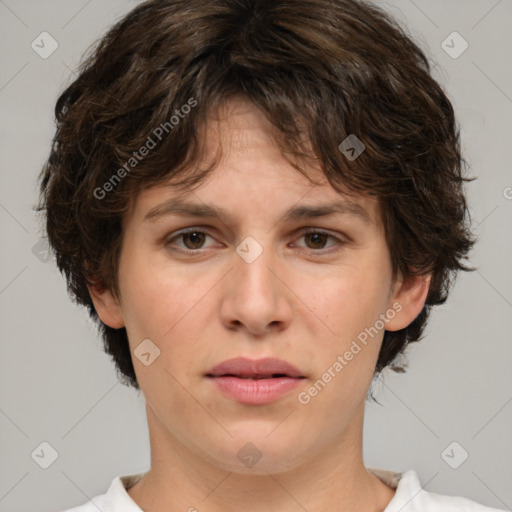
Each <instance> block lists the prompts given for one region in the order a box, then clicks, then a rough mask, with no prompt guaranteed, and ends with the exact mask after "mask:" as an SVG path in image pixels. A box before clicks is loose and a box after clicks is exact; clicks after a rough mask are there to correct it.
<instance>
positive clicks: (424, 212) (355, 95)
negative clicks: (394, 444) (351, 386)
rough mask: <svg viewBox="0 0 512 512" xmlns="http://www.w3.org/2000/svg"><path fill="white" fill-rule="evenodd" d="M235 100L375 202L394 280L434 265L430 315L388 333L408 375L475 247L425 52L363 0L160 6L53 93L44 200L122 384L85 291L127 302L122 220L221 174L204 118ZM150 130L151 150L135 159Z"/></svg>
mask: <svg viewBox="0 0 512 512" xmlns="http://www.w3.org/2000/svg"><path fill="white" fill-rule="evenodd" d="M235 94H237V95H239V94H242V95H244V96H245V97H246V98H248V99H249V100H250V101H252V102H253V103H254V104H255V105H256V106H257V107H258V108H259V109H261V111H262V112H263V113H264V114H265V116H266V117H267V118H268V119H269V121H270V122H271V125H272V127H273V133H272V136H273V137H274V140H275V141H276V143H277V144H279V147H280V148H281V149H282V151H283V154H284V155H287V158H288V157H289V160H290V162H291V163H292V165H294V167H295V168H296V169H297V171H298V172H301V173H302V174H303V175H304V176H306V177H309V176H308V173H307V169H308V166H307V165H304V164H307V163H308V162H310V163H311V162H314V163H317V164H319V165H320V166H321V169H322V171H323V173H324V174H325V176H326V178H327V179H328V181H329V183H331V185H332V186H333V187H335V188H336V189H337V190H339V191H343V192H345V193H347V192H348V193H354V194H369V195H371V196H374V197H376V198H377V199H378V202H379V206H380V211H381V215H382V221H383V224H384V228H385V233H386V240H387V243H388V247H389V251H390V254H391V261H392V265H393V272H394V275H395V276H396V275H397V272H398V271H400V272H402V273H403V274H404V275H405V276H410V275H424V274H427V273H431V275H432V279H431V284H430V288H429V292H428V297H427V299H426V303H425V306H424V307H423V309H422V311H421V313H420V314H419V315H418V316H417V318H416V319H415V320H414V321H413V322H412V323H411V324H410V325H409V326H408V327H407V328H405V329H403V330H400V331H396V332H390V331H386V332H385V334H384V340H383V344H382V348H381V351H380V354H379V358H378V362H377V366H376V369H375V374H378V373H379V372H381V371H382V369H384V368H385V367H387V366H390V367H391V368H393V369H394V370H395V371H404V366H403V365H401V364H400V363H399V362H398V361H399V358H398V356H400V354H402V353H403V350H404V348H405V347H406V346H407V345H408V344H409V343H411V342H414V341H417V340H419V339H420V338H421V336H422V333H423V330H424V327H425V325H426V322H427V319H428V316H429V313H430V309H431V307H432V306H434V305H436V304H441V303H443V302H444V301H445V300H446V298H447V296H448V292H449V289H450V287H451V284H452V282H453V278H454V277H455V274H456V273H457V271H459V270H471V269H470V268H469V267H468V266H467V265H465V264H464V263H463V260H464V259H467V255H468V253H469V251H470V249H471V247H472V245H473V243H474V239H473V237H472V234H471V232H470V230H469V212H468V208H467V204H466V199H465V197H464V192H463V185H464V182H465V181H467V180H468V178H465V177H464V171H465V169H464V167H465V165H466V162H465V160H464V159H463V157H462V155H461V151H460V139H459V131H458V127H457V123H456V120H455V117H454V110H453V107H452V105H451V103H450V101H449V99H448V98H447V96H446V94H445V92H444V91H443V89H442V87H441V86H440V85H439V84H438V83H437V82H436V80H435V79H434V78H433V77H432V76H431V65H430V63H429V61H428V58H427V57H426V55H425V54H424V52H423V51H422V50H421V49H420V48H419V47H418V46H417V44H416V43H414V42H413V41H412V39H411V38H410V37H409V36H408V35H407V33H406V31H405V30H404V29H403V28H402V27H401V26H400V25H399V23H398V22H397V21H396V20H394V19H393V18H392V17H391V16H390V15H389V14H387V13H385V12H384V11H382V10H381V9H380V8H378V7H376V6H375V5H373V4H370V3H367V2H363V1H355V0H151V1H147V2H144V3H141V4H140V5H138V6H137V7H136V8H134V9H133V10H132V11H131V12H129V13H128V14H127V15H126V16H125V17H124V18H123V19H121V20H120V21H119V22H118V23H116V24H115V25H114V26H113V27H112V28H111V29H110V30H109V31H108V33H107V34H106V35H105V36H104V37H103V38H102V39H101V40H100V41H99V43H98V44H97V45H95V46H94V47H93V48H92V49H91V51H90V52H89V54H88V55H87V56H86V57H85V58H84V60H83V61H82V64H81V65H80V68H79V70H78V76H77V78H76V79H75V80H74V81H73V82H72V83H71V84H70V85H69V86H68V87H67V88H66V89H65V90H64V92H62V94H61V95H60V97H59V98H58V100H57V103H56V107H55V115H56V125H57V126H56V134H55V137H54V140H53V144H52V148H51V152H50V155H49V158H48V160H47V162H46V163H45V166H44V168H43V170H42V172H41V175H40V190H41V196H40V202H39V205H38V206H37V209H38V211H44V212H45V219H46V231H47V236H48V241H49V245H50V247H51V248H52V251H53V253H54V254H55V256H56V261H57V265H58V268H59V269H60V271H61V272H62V273H63V274H64V275H65V277H66V280H67V286H68V290H69V293H70V295H71V296H72V298H73V299H74V300H75V301H76V302H77V303H79V304H81V305H84V306H86V307H87V308H88V310H89V314H90V315H91V317H92V318H93V319H94V320H95V321H96V323H97V325H98V327H99V329H100V332H101V335H102V338H103V340H104V347H105V351H106V352H107V353H108V354H110V355H111V356H112V358H113V359H114V361H115V364H116V366H117V369H118V374H119V377H120V379H121V381H122V382H123V383H124V384H127V385H132V386H134V387H135V388H137V389H138V383H137V380H136V376H135V372H134V367H133V364H132V359H131V356H130V350H129V345H128V339H127V334H126V330H125V328H121V329H113V328H111V327H109V326H107V325H105V324H104V323H103V322H101V320H100V319H99V317H98V315H97V312H96V311H95V309H94V305H93V303H92V301H91V297H90V295H89V291H88V288H87V285H88V284H90V285H95V286H98V287H100V288H103V289H105V288H108V289H110V290H111V291H112V292H114V293H115V294H116V296H119V289H118V281H117V277H118V273H117V268H118V260H119V254H120V248H121V241H122V234H123V233H122V220H123V216H124V215H125V214H126V213H127V212H128V211H129V208H130V207H131V205H132V204H133V201H134V200H135V199H136V197H137V194H138V193H139V192H140V191H141V190H143V189H145V188H147V187H150V186H153V185H158V184H162V183H164V182H172V183H173V184H175V186H176V187H177V188H178V189H179V190H191V189H192V187H194V186H197V185H198V184H199V183H200V182H201V181H202V180H203V179H204V178H205V177H206V176H207V175H208V173H209V172H210V171H211V170H212V169H213V168H215V165H216V163H215V162H213V163H212V165H211V166H209V167H208V168H206V169H204V168H203V169H201V168H199V167H198V166H196V165H195V164H196V163H197V162H199V161H200V158H201V155H202V151H203V143H204V141H203V139H202V138H201V137H200V136H199V134H200V127H201V126H204V123H205V121H206V120H207V118H208V116H209V115H210V114H211V113H212V111H213V110H214V109H216V108H217V107H219V106H220V105H221V104H222V103H224V102H225V101H226V100H228V99H229V98H230V97H231V96H232V95H235ZM191 100H192V102H196V103H195V106H194V107H193V108H189V109H188V110H187V109H185V108H184V107H183V106H184V105H187V104H188V105H191ZM180 113H181V115H180ZM185 113H186V115H184V114H185ZM178 115H179V118H180V119H179V122H178V123H174V122H172V123H170V121H169V120H170V119H171V117H172V116H174V117H175V118H176V119H177V116H178ZM165 123H167V125H166V124H165ZM171 125H173V126H172V128H171ZM162 126H165V127H167V131H165V132H164V133H165V136H163V137H161V139H158V140H156V139H157V138H156V137H155V135H154V134H155V129H156V128H157V127H162ZM349 134H355V135H356V136H357V137H358V138H359V139H360V140H361V141H362V142H363V143H364V145H365V147H366V149H365V151H364V152H363V153H362V154H361V155H360V156H359V157H358V158H357V159H356V160H353V161H351V160H349V159H347V158H346V156H345V155H344V154H342V152H341V151H340V150H339V149H338V146H339V144H340V143H341V142H342V141H343V140H344V139H345V138H346V137H347V136H348V135H349ZM148 137H151V138H152V140H153V142H155V143H156V144H155V147H154V148H152V149H151V150H150V151H149V152H148V153H147V155H146V156H144V158H141V159H140V160H139V159H136V160H133V158H134V152H137V151H138V150H139V148H141V147H142V146H144V145H146V146H147V145H148V144H149V143H148ZM127 162H131V164H129V165H128V166H127V165H126V164H127ZM123 166H124V167H123ZM121 169H124V170H125V172H123V171H122V170H121ZM114 175H117V178H115V177H114ZM114 178H115V181H114ZM118 178H119V179H118ZM108 183H110V185H108Z"/></svg>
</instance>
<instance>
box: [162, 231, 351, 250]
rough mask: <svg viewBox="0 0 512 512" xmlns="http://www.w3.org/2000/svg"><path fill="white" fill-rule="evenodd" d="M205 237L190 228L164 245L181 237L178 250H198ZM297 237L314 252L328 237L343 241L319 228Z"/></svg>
mask: <svg viewBox="0 0 512 512" xmlns="http://www.w3.org/2000/svg"><path fill="white" fill-rule="evenodd" d="M205 237H210V238H213V237H211V236H210V235H208V233H206V232H205V231H202V230H200V229H190V230H188V231H182V232H181V233H178V234H176V235H175V236H173V237H172V238H170V239H168V241H167V242H166V245H167V246H170V245H173V242H174V241H175V240H179V239H181V240H182V241H183V245H184V247H183V246H182V247H178V250H182V251H185V252H198V249H202V248H204V247H202V246H203V244H204V242H205ZM299 238H304V239H305V240H309V241H310V246H308V247H306V248H307V249H310V250H312V251H314V252H318V251H320V250H322V249H324V248H325V244H326V242H327V240H328V239H329V238H331V239H333V240H335V241H337V244H336V243H335V244H334V245H342V244H343V243H344V242H343V241H341V240H340V239H338V238H336V237H335V236H333V235H331V234H330V233H327V232H325V231H319V230H309V231H304V232H302V233H301V234H300V237H299Z"/></svg>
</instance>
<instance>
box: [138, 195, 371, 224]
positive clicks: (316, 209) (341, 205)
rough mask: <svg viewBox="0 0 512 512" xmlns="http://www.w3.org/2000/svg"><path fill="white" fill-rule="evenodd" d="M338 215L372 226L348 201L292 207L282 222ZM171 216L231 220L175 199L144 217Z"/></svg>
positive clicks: (208, 208) (217, 210)
mask: <svg viewBox="0 0 512 512" xmlns="http://www.w3.org/2000/svg"><path fill="white" fill-rule="evenodd" d="M336 214H338V215H351V216H353V217H356V218H358V219H359V220H361V221H363V222H364V223H365V224H371V222H372V221H371V218H370V215H369V214H368V212H367V211H366V209H365V208H364V207H363V206H362V205H360V204H359V203H356V202H354V201H351V200H348V199H345V200H343V201H341V202H337V203H327V204H321V205H300V206H292V207H290V208H289V209H288V210H286V211H285V212H284V213H283V214H282V216H281V220H283V221H285V222H286V221H297V220H304V219H314V218H319V217H328V216H331V215H336ZM170 215H176V216H180V217H200V218H212V219H221V220H223V221H226V220H228V219H229V218H230V215H229V213H228V211H227V210H226V209H224V208H222V207H221V206H211V205H208V204H204V203H194V202H189V201H186V200H183V199H180V198H175V197H173V198H170V199H168V200H166V201H164V202H163V203H160V204H158V205H157V206H155V207H154V208H152V209H151V210H149V212H148V213H147V214H146V215H145V216H144V222H154V221H156V220H157V219H159V218H161V217H165V216H170Z"/></svg>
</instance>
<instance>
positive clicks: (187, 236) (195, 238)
mask: <svg viewBox="0 0 512 512" xmlns="http://www.w3.org/2000/svg"><path fill="white" fill-rule="evenodd" d="M203 235H204V233H198V232H197V231H191V232H190V233H185V234H184V237H185V240H188V239H192V246H193V247H188V246H189V244H187V243H186V244H185V245H186V246H187V247H188V248H189V249H197V248H198V247H197V246H201V245H202V242H203V240H202V237H203ZM198 238H199V240H198Z"/></svg>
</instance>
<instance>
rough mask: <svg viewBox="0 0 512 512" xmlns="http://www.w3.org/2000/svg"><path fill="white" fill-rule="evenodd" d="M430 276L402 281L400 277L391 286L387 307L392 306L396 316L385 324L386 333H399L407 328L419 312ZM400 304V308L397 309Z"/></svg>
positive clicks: (413, 277) (424, 298) (423, 302)
mask: <svg viewBox="0 0 512 512" xmlns="http://www.w3.org/2000/svg"><path fill="white" fill-rule="evenodd" d="M431 277H432V276H431V275H430V274H428V275H424V276H410V277H408V278H406V279H404V278H403V277H402V276H401V275H400V276H399V277H398V278H397V280H396V282H395V283H394V286H393V292H392V297H391V300H390V302H389V306H390V307H391V305H394V308H393V309H395V311H396V312H397V313H396V315H395V316H394V317H393V318H392V319H390V320H389V322H387V323H386V330H387V331H399V330H400V329H404V328H405V327H407V326H408V325H409V324H410V323H411V322H412V321H413V320H414V319H415V318H416V317H417V316H418V315H419V314H420V312H421V310H422V308H423V306H424V304H425V300H426V299H427V294H428V290H429V286H430V279H431ZM398 304H400V307H397V306H398Z"/></svg>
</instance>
